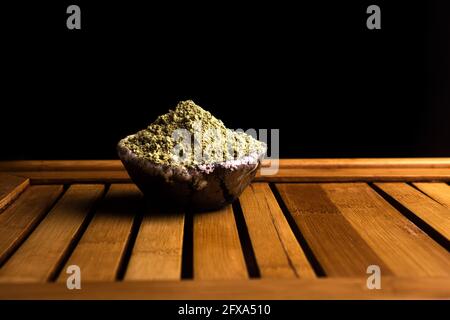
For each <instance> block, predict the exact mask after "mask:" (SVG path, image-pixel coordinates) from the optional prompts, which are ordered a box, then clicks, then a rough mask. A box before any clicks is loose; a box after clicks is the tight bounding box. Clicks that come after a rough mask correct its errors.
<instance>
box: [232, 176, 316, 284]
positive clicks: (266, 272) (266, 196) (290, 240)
mask: <svg viewBox="0 0 450 320" xmlns="http://www.w3.org/2000/svg"><path fill="white" fill-rule="evenodd" d="M239 200H240V203H241V207H242V212H243V215H244V218H245V222H246V225H247V229H248V232H249V235H250V239H251V243H252V247H253V250H254V252H255V257H256V261H257V264H258V268H259V271H260V274H261V277H262V278H293V277H296V276H297V277H302V278H314V277H315V273H314V270H313V268H312V267H311V265H310V264H309V262H308V260H307V258H306V256H305V253H304V252H303V250H302V248H301V247H300V245H299V244H298V242H297V240H296V238H295V236H294V234H293V233H292V230H291V228H290V227H289V224H288V222H287V221H286V218H285V217H284V215H283V212H282V211H281V209H280V207H279V205H278V203H277V201H276V199H275V197H274V195H273V194H272V191H271V190H270V187H269V185H268V184H266V183H253V184H252V185H250V186H249V187H248V188H247V189H245V191H244V192H243V193H242V195H241V197H240V198H239Z"/></svg>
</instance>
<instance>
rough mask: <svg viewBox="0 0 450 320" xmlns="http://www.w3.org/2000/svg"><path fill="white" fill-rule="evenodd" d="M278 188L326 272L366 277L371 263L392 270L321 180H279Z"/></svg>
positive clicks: (386, 271) (384, 269)
mask: <svg viewBox="0 0 450 320" xmlns="http://www.w3.org/2000/svg"><path fill="white" fill-rule="evenodd" d="M276 187H277V189H278V190H279V192H280V195H281V197H282V199H283V201H284V202H285V204H286V206H287V208H288V209H289V212H290V213H291V215H292V217H293V218H294V220H295V222H296V224H297V226H298V228H299V229H300V232H301V233H302V235H303V237H304V238H305V240H306V242H307V243H308V245H309V246H310V248H311V249H312V251H313V253H314V255H315V257H316V259H317V260H318V261H319V263H320V265H321V266H322V268H323V270H324V272H325V274H326V275H327V276H330V277H362V276H364V275H366V270H367V267H368V266H369V265H378V266H380V268H381V270H382V272H383V275H391V274H392V271H391V270H390V269H389V267H388V266H387V265H386V264H385V263H384V261H383V260H382V259H381V258H380V257H379V256H377V255H376V253H375V252H374V251H373V249H372V248H371V247H370V246H369V245H368V244H367V243H366V241H365V240H364V239H363V238H362V237H361V236H360V235H359V234H358V232H357V231H356V230H355V229H354V228H353V226H352V225H351V224H350V223H349V222H348V221H347V220H346V219H345V217H344V216H343V215H342V213H341V212H340V211H339V210H338V208H337V207H336V206H335V205H334V204H333V203H332V202H331V200H330V199H329V197H328V196H327V194H326V193H325V191H324V190H323V189H322V187H321V185H319V184H277V185H276Z"/></svg>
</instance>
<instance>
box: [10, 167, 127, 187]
mask: <svg viewBox="0 0 450 320" xmlns="http://www.w3.org/2000/svg"><path fill="white" fill-rule="evenodd" d="M11 174H14V175H17V176H21V177H27V178H29V179H30V180H31V183H32V184H71V183H130V182H131V180H130V176H129V175H128V173H127V172H126V171H125V170H115V171H106V170H105V171H93V170H92V171H87V170H86V171H81V170H80V171H16V172H13V173H11Z"/></svg>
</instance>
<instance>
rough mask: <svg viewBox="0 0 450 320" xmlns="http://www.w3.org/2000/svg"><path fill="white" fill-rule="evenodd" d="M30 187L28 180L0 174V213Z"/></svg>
mask: <svg viewBox="0 0 450 320" xmlns="http://www.w3.org/2000/svg"><path fill="white" fill-rule="evenodd" d="M29 185H30V179H28V178H23V177H18V176H12V175H9V174H3V173H0V212H1V211H2V209H3V208H4V207H6V206H7V205H8V204H9V203H11V202H12V201H13V200H14V199H16V198H17V197H18V196H19V194H20V193H22V192H23V190H25V189H26V188H27V187H28V186H29Z"/></svg>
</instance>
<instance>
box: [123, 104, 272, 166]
mask: <svg viewBox="0 0 450 320" xmlns="http://www.w3.org/2000/svg"><path fill="white" fill-rule="evenodd" d="M123 144H124V145H125V146H126V147H127V148H128V149H129V150H131V151H132V152H133V153H134V154H135V155H137V156H138V157H140V158H144V159H146V160H150V161H152V162H155V163H158V164H163V165H176V166H185V167H193V166H197V165H207V164H213V163H219V162H223V161H227V160H238V159H242V158H244V157H253V158H258V157H259V156H261V155H262V154H263V153H264V152H265V150H266V145H265V144H264V143H262V142H260V141H258V140H256V139H254V138H253V137H251V136H250V135H248V134H246V133H244V132H235V131H233V130H230V129H227V128H226V127H225V125H224V124H223V122H222V121H220V120H219V119H217V118H215V117H214V116H213V115H212V114H211V113H210V112H208V111H206V110H204V109H203V108H201V107H200V106H198V105H196V104H195V103H194V102H193V101H191V100H187V101H181V102H179V103H178V105H177V106H176V108H175V110H169V112H168V113H166V114H164V115H161V116H159V117H158V118H157V119H156V121H155V122H153V123H152V124H151V125H149V126H148V127H147V128H146V129H144V130H141V131H139V132H138V133H136V134H135V135H133V136H130V137H129V138H127V139H125V140H124V142H123Z"/></svg>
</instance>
